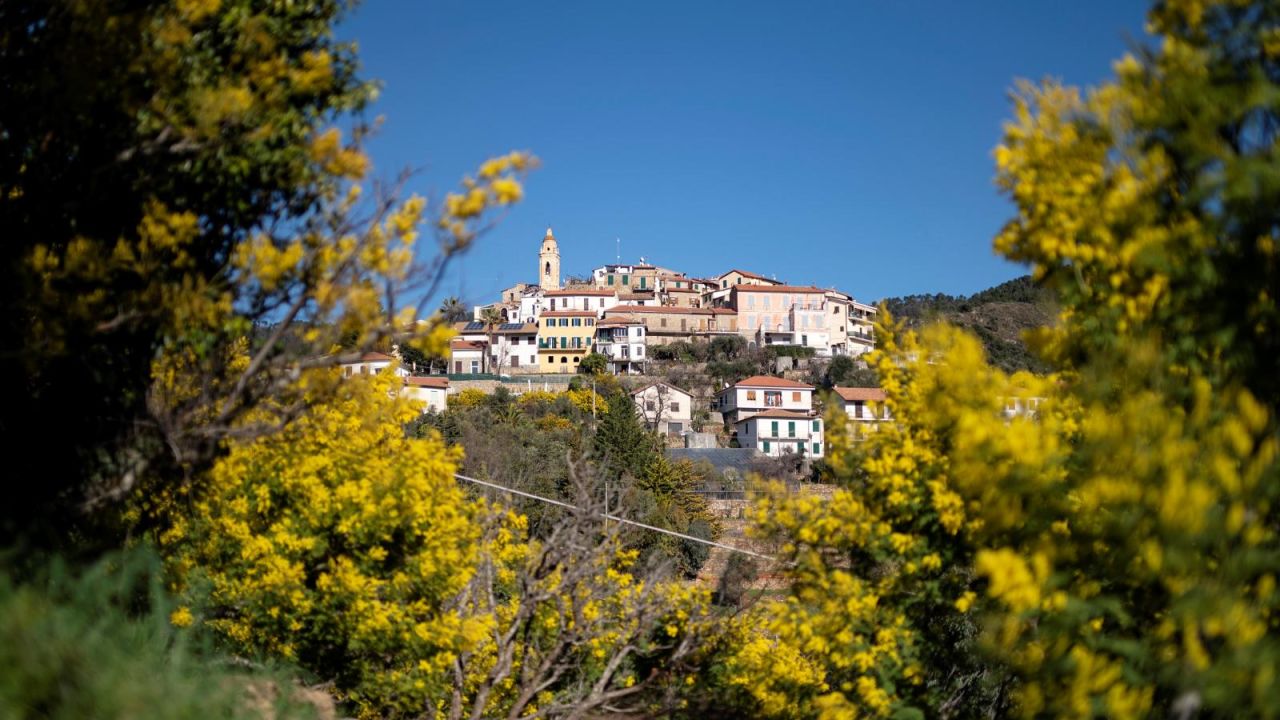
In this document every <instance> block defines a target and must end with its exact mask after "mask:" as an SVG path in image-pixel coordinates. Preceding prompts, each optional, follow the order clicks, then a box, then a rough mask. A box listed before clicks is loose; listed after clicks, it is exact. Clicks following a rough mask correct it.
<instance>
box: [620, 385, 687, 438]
mask: <svg viewBox="0 0 1280 720" xmlns="http://www.w3.org/2000/svg"><path fill="white" fill-rule="evenodd" d="M631 398H632V399H633V400H634V401H635V403H636V410H637V411H638V412H639V413H640V417H641V419H642V420H644V424H645V426H646V427H648V428H651V429H653V430H657V431H658V433H659V434H661V435H679V434H680V433H683V432H684V431H686V430H689V429H691V428H690V425H691V424H692V423H693V396H692V395H690V394H689V393H687V392H685V391H684V390H681V389H680V388H678V387H675V386H674V385H668V384H666V383H662V382H660V383H654V384H652V385H647V386H645V387H642V388H640V389H639V390H636V391H635V392H632V393H631Z"/></svg>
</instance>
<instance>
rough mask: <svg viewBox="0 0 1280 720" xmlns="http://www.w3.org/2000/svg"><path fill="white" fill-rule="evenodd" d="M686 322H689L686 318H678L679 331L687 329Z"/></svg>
mask: <svg viewBox="0 0 1280 720" xmlns="http://www.w3.org/2000/svg"><path fill="white" fill-rule="evenodd" d="M688 322H689V321H688V320H686V319H684V318H680V331H681V332H684V331H685V330H687V329H688V328H687V327H686V324H687V323H688Z"/></svg>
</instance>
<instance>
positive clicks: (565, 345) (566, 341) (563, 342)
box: [560, 335, 569, 350]
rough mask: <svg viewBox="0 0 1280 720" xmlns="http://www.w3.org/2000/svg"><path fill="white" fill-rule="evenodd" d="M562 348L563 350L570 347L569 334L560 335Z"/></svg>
mask: <svg viewBox="0 0 1280 720" xmlns="http://www.w3.org/2000/svg"><path fill="white" fill-rule="evenodd" d="M560 349H562V350H568V349H569V336H568V335H561V336H560Z"/></svg>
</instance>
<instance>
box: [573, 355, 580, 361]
mask: <svg viewBox="0 0 1280 720" xmlns="http://www.w3.org/2000/svg"><path fill="white" fill-rule="evenodd" d="M578 360H579V358H578V356H576V355H575V356H574V357H573V361H574V362H575V363H576V362H578Z"/></svg>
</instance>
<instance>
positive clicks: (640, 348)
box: [636, 345, 644, 357]
mask: <svg viewBox="0 0 1280 720" xmlns="http://www.w3.org/2000/svg"><path fill="white" fill-rule="evenodd" d="M636 357H644V346H643V345H637V346H636Z"/></svg>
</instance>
